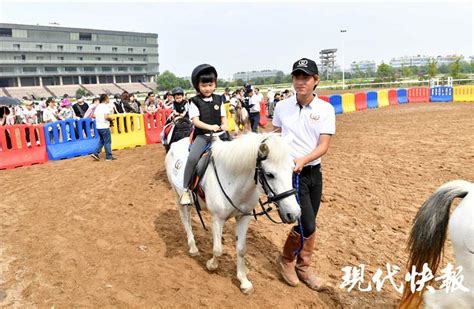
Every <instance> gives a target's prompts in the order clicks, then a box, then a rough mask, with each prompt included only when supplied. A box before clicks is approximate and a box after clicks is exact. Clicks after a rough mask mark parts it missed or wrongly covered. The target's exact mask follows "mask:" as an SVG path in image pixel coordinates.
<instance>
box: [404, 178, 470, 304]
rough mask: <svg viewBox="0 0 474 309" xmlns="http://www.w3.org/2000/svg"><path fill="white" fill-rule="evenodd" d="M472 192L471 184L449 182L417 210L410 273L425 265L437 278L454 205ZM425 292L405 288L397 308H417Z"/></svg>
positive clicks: (411, 234)
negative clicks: (456, 200)
mask: <svg viewBox="0 0 474 309" xmlns="http://www.w3.org/2000/svg"><path fill="white" fill-rule="evenodd" d="M469 190H472V184H471V183H470V182H468V181H464V180H454V181H450V182H448V183H445V184H444V185H442V186H441V187H439V188H438V189H437V190H436V191H435V192H434V193H433V194H432V195H431V196H430V197H429V198H428V200H426V201H425V203H424V204H423V206H421V208H420V209H419V210H418V213H417V214H416V216H415V219H414V224H413V227H412V229H411V232H410V238H409V239H408V249H409V253H410V256H409V260H408V263H407V271H408V272H411V270H412V267H413V266H415V267H416V271H417V272H418V273H421V271H422V268H423V264H424V263H427V264H428V267H429V268H430V269H431V271H432V272H433V275H434V274H436V271H437V269H438V266H439V263H440V260H441V255H442V252H443V246H444V242H445V240H446V233H447V229H448V223H449V209H450V206H451V202H452V201H453V200H454V199H455V198H457V197H460V198H464V197H465V196H466V195H467V193H468V192H469ZM417 279H418V278H417ZM423 292H424V289H423V290H422V291H420V292H416V293H415V294H413V293H412V291H411V289H410V285H409V284H407V285H405V289H404V291H403V295H402V299H401V301H400V304H399V306H398V308H400V309H407V308H418V307H419V306H420V305H421V302H422V295H423Z"/></svg>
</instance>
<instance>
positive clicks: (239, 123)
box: [229, 97, 251, 135]
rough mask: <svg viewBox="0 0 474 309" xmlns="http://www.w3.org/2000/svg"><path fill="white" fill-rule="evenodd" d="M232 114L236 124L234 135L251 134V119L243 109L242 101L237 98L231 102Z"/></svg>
mask: <svg viewBox="0 0 474 309" xmlns="http://www.w3.org/2000/svg"><path fill="white" fill-rule="evenodd" d="M229 111H230V113H231V114H232V116H233V118H234V122H235V128H234V133H235V135H239V133H240V131H241V130H242V133H246V132H250V131H251V129H250V118H249V113H248V112H247V110H246V109H245V108H244V107H243V104H242V101H241V100H240V99H238V98H236V97H234V98H232V99H231V101H230V109H229Z"/></svg>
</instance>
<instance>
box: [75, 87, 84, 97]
mask: <svg viewBox="0 0 474 309" xmlns="http://www.w3.org/2000/svg"><path fill="white" fill-rule="evenodd" d="M85 95H86V90H85V89H84V88H77V90H76V98H77V97H83V96H85Z"/></svg>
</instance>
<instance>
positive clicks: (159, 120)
mask: <svg viewBox="0 0 474 309" xmlns="http://www.w3.org/2000/svg"><path fill="white" fill-rule="evenodd" d="M172 112H173V110H171V109H160V110H158V111H157V112H156V113H154V114H152V115H150V114H144V115H143V122H144V123H145V137H146V143H147V144H157V143H161V137H160V134H161V131H163V127H164V126H165V124H166V119H168V117H169V115H170V114H171V113H172Z"/></svg>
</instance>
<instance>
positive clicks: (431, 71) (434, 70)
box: [428, 59, 438, 78]
mask: <svg viewBox="0 0 474 309" xmlns="http://www.w3.org/2000/svg"><path fill="white" fill-rule="evenodd" d="M436 74H438V61H436V60H433V59H431V60H430V62H429V63H428V76H429V78H433V77H435V76H436Z"/></svg>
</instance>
